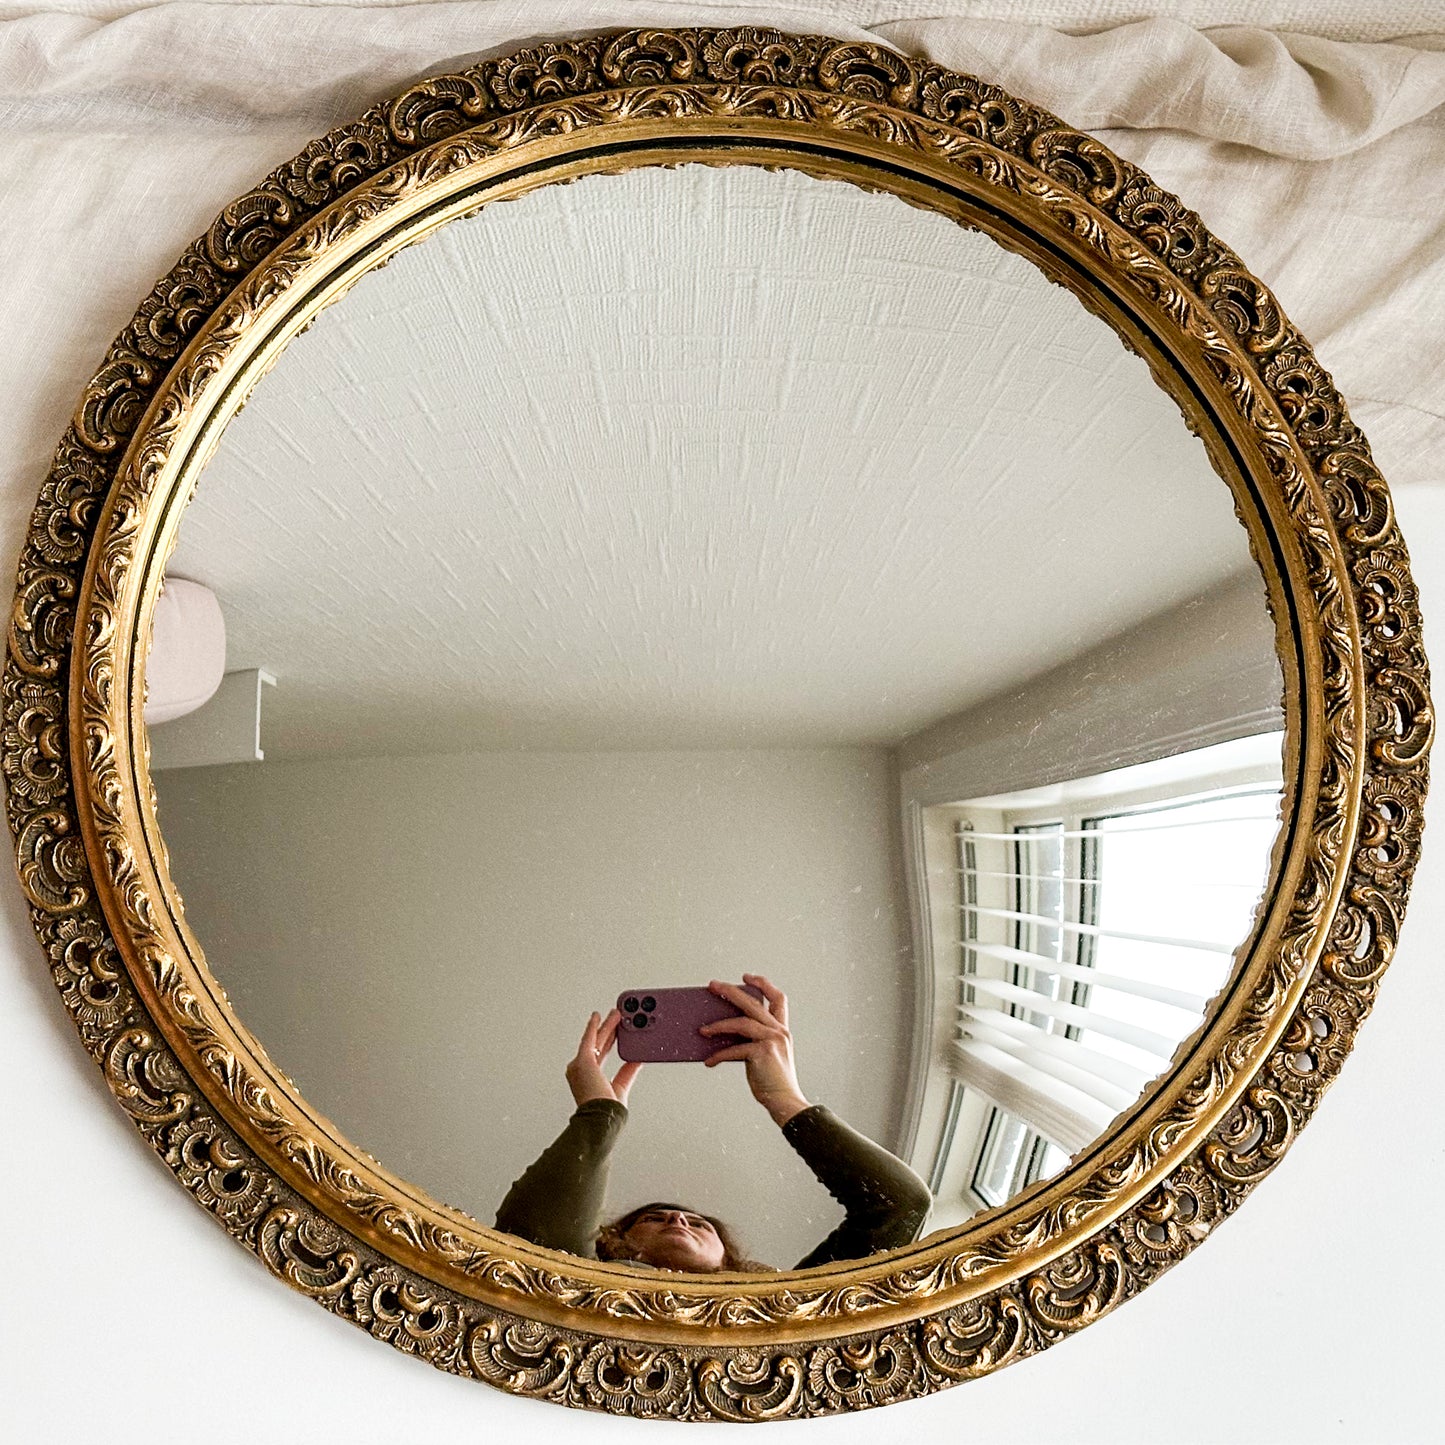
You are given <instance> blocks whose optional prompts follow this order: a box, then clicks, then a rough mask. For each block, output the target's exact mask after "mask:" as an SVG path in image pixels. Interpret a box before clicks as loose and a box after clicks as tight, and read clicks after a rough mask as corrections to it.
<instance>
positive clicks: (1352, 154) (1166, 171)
mask: <svg viewBox="0 0 1445 1445" xmlns="http://www.w3.org/2000/svg"><path fill="white" fill-rule="evenodd" d="M1147 8H1148V9H1152V10H1154V11H1156V12H1159V15H1160V17H1161V18H1153V19H1147V18H1139V17H1140V12H1141V7H1140V6H1137V5H1128V4H1124V3H1122V0H1081V3H1078V4H1067V3H1064V0H1052V3H1037V4H1033V5H1022V6H1021V5H1014V6H998V5H995V6H992V7H990V6H987V5H983V4H979V3H967V0H964V3H960V0H936V3H933V4H927V3H920V4H912V5H910V4H901V3H892V4H886V3H875V4H868V3H861V0H860V3H842V4H826V3H815V4H807V3H798V0H778V3H774V4H770V5H767V6H757V5H741V4H729V3H714V4H711V5H697V4H685V3H672V0H636V3H631V0H590V3H580V4H578V3H570V4H560V3H556V0H527V3H520V0H492V3H488V0H430V3H426V0H418V3H412V4H405V3H403V4H382V3H371V4H365V3H363V4H351V5H344V6H342V5H316V4H313V5H293V4H287V3H280V0H271V3H251V4H231V3H224V0H215V3H185V4H182V3H170V4H159V5H153V6H149V7H138V6H134V5H126V4H123V3H104V0H70V3H65V0H59V3H56V4H54V5H53V6H52V7H51V8H48V9H41V8H38V7H33V6H24V5H18V4H14V3H4V0H0V218H3V220H0V276H3V282H0V335H3V337H4V339H5V344H4V346H3V347H0V468H3V471H0V479H3V487H0V529H3V531H0V535H3V537H4V539H5V548H4V550H5V552H6V553H7V554H8V555H10V556H12V557H13V556H14V555H15V553H16V551H17V550H18V546H19V540H20V536H21V528H22V527H23V524H24V519H25V517H26V515H27V514H28V511H29V508H30V506H31V505H32V503H33V500H34V496H35V492H36V488H37V486H38V483H39V480H40V478H41V476H42V474H43V472H44V470H45V466H46V463H47V459H48V456H49V453H50V450H51V448H52V447H53V445H54V443H55V441H56V439H57V438H58V437H59V435H60V432H61V431H62V429H63V427H64V425H65V422H66V420H67V418H68V416H69V414H70V411H71V408H72V406H73V405H74V402H75V399H76V397H77V395H78V394H79V390H80V388H81V387H82V386H83V385H84V383H85V381H86V380H87V379H88V377H89V376H90V374H91V372H92V371H93V369H94V366H95V364H96V363H97V361H98V360H99V357H100V355H101V353H102V351H103V349H104V347H105V345H106V343H107V342H108V341H109V339H110V338H111V336H112V335H113V334H114V333H115V332H116V331H117V330H118V329H119V328H120V327H121V325H122V324H123V323H124V322H125V321H126V320H127V319H128V317H129V316H130V314H131V311H132V310H133V309H134V306H135V304H136V302H137V301H138V300H139V299H140V297H141V295H142V294H143V293H144V292H145V290H146V289H147V288H148V287H149V285H150V283H151V282H152V281H153V280H154V279H155V277H156V276H158V275H159V274H161V273H162V272H163V271H165V270H166V269H167V268H168V266H169V265H170V263H171V262H172V261H173V260H174V258H175V257H176V255H177V254H178V253H179V251H180V250H181V248H182V247H183V245H184V244H185V243H186V242H187V241H188V240H189V239H190V238H191V237H192V236H193V235H195V234H196V233H197V232H198V231H200V230H201V229H202V228H203V227H204V226H205V225H206V224H208V223H209V221H210V220H211V219H212V217H213V216H214V214H215V213H216V211H217V210H218V209H219V208H220V207H221V206H222V205H223V204H224V203H225V202H226V201H227V200H229V199H230V198H231V197H232V196H233V195H235V194H237V193H239V192H241V191H243V190H244V189H246V188H247V187H248V186H249V185H250V184H251V183H252V182H254V181H255V180H256V179H257V178H258V177H259V176H261V175H262V174H264V173H265V172H266V171H267V170H269V169H270V168H271V167H272V166H274V165H276V164H278V163H279V162H281V161H283V160H285V159H286V158H288V157H289V156H290V155H292V154H293V153H294V152H296V151H297V150H299V149H300V148H301V147H302V146H303V145H304V144H305V143H306V142H307V141H308V140H310V139H311V138H312V137H313V136H315V135H317V134H319V133H321V132H322V131H324V130H326V129H327V128H329V127H330V126H332V125H335V124H338V123H340V122H342V121H345V120H348V119H350V118H351V117H352V116H353V115H355V114H356V113H358V112H359V111H361V110H362V109H364V108H365V106H367V105H368V104H369V103H371V102H372V101H374V100H376V99H378V98H380V97H383V96H385V95H388V94H390V93H392V92H394V91H397V90H399V89H401V88H403V87H404V86H405V85H406V84H408V83H409V82H411V81H412V80H414V79H416V78H418V77H419V76H421V75H423V74H426V73H429V72H432V71H436V70H440V69H446V68H451V67H454V66H456V65H458V64H460V63H462V62H464V61H466V60H468V59H471V58H474V57H476V56H478V55H481V54H486V53H491V52H497V51H500V50H505V49H509V48H512V47H515V46H517V45H519V44H522V43H525V42H527V41H531V40H535V39H538V38H541V37H545V36H550V35H559V34H574V35H575V34H583V33H587V32H590V31H593V30H598V29H605V28H615V27H620V26H626V25H635V24H655V25H689V24H773V25H778V26H782V27H784V28H788V29H793V30H813V31H824V32H829V33H832V34H836V35H841V36H845V37H853V38H872V39H876V40H879V41H882V42H884V43H886V44H889V45H893V46H895V47H897V48H899V49H901V50H904V51H906V52H909V53H912V54H918V55H924V56H928V57H930V58H932V59H935V60H938V61H940V62H941V63H943V64H945V65H949V66H952V67H955V68H958V69H963V70H971V71H974V72H976V73H978V74H980V75H983V76H985V77H987V78H989V79H991V80H994V81H997V82H998V83H1000V84H1002V85H1004V86H1005V87H1007V88H1008V89H1011V90H1014V91H1016V92H1017V93H1019V94H1021V95H1024V96H1027V97H1029V98H1031V99H1033V100H1036V101H1038V102H1040V103H1042V104H1044V105H1046V106H1048V107H1049V108H1051V109H1053V110H1056V111H1058V112H1059V113H1060V114H1062V115H1063V116H1064V117H1065V118H1066V119H1068V120H1069V121H1070V123H1072V124H1075V125H1078V126H1081V127H1084V128H1087V129H1091V130H1094V131H1095V132H1097V133H1098V134H1099V135H1100V136H1101V137H1102V138H1103V139H1104V140H1105V141H1106V142H1107V143H1108V144H1110V145H1111V146H1113V147H1114V148H1115V149H1117V150H1118V151H1120V152H1121V153H1122V154H1124V155H1126V156H1128V157H1129V158H1130V159H1132V160H1135V161H1138V162H1139V163H1140V164H1141V165H1143V166H1144V167H1145V168H1146V169H1148V170H1149V171H1150V172H1151V173H1153V174H1154V176H1155V177H1156V179H1158V180H1159V181H1160V182H1161V183H1162V184H1163V185H1165V186H1167V187H1169V188H1171V189H1174V190H1177V191H1178V192H1180V193H1181V194H1182V195H1183V196H1184V197H1185V199H1186V200H1187V201H1188V203H1189V204H1190V205H1192V206H1193V207H1194V208H1195V209H1197V210H1198V211H1199V212H1200V213H1201V214H1202V215H1203V217H1204V219H1205V221H1206V223H1207V224H1208V225H1209V226H1210V227H1211V228H1212V229H1213V230H1215V231H1216V233H1217V234H1219V235H1220V236H1221V237H1222V238H1223V239H1224V240H1225V241H1227V242H1228V243H1229V244H1231V245H1232V246H1234V247H1235V248H1236V249H1237V250H1238V251H1239V252H1240V253H1241V254H1242V255H1243V256H1244V257H1245V259H1246V260H1247V262H1248V263H1249V264H1250V266H1251V267H1252V268H1253V269H1254V270H1255V271H1257V272H1258V273H1259V274H1260V275H1262V276H1263V277H1264V278H1265V279H1266V280H1267V281H1268V282H1269V283H1270V285H1272V286H1273V287H1274V288H1275V289H1276V291H1277V292H1278V293H1279V295H1280V297H1281V299H1282V301H1283V303H1284V305H1285V307H1286V309H1287V311H1288V312H1289V313H1290V315H1291V316H1292V318H1293V319H1294V320H1295V321H1296V322H1297V323H1298V324H1299V325H1300V326H1301V328H1302V329H1303V330H1304V331H1305V333H1306V334H1307V335H1308V336H1310V338H1311V339H1312V340H1313V341H1314V343H1315V345H1316V348H1317V350H1318V352H1319V354H1320V356H1321V359H1322V360H1323V361H1324V363H1325V365H1326V366H1327V367H1329V368H1330V369H1331V370H1332V371H1333V372H1334V374H1335V377H1336V380H1337V382H1338V383H1339V385H1340V387H1341V389H1342V390H1343V391H1344V393H1345V395H1346V398H1347V399H1348V400H1349V402H1350V405H1351V407H1352V410H1353V412H1354V414H1355V415H1356V417H1357V418H1358V420H1359V421H1360V422H1361V423H1362V425H1364V426H1365V428H1366V430H1367V431H1368V433H1369V434H1370V436H1371V439H1372V441H1373V443H1374V445H1375V448H1376V454H1377V456H1378V458H1379V460H1380V462H1381V465H1382V467H1383V468H1384V469H1385V472H1386V475H1387V476H1388V477H1389V478H1390V480H1391V482H1392V483H1393V484H1394V485H1396V486H1402V485H1410V484H1412V483H1415V482H1419V481H1422V480H1429V479H1432V478H1433V479H1438V478H1439V477H1440V475H1441V465H1440V463H1439V462H1438V461H1437V457H1438V456H1440V455H1441V454H1442V447H1445V109H1442V106H1441V102H1442V101H1445V38H1442V37H1445V7H1442V6H1441V5H1440V4H1438V3H1433V4H1424V3H1419V0H1415V3H1402V4H1388V3H1387V4H1380V5H1365V4H1363V3H1353V4H1335V5H1330V4H1324V5H1319V4H1313V3H1305V0H1297V3H1285V0H1277V3H1273V4H1271V3H1244V0H1219V3H1212V4H1201V3H1194V4H1188V3H1175V4H1172V5H1171V4H1156V5H1154V6H1151V7H1147ZM1000 12H1006V13H1008V14H1009V15H1010V16H1011V18H1008V19H999V18H989V16H990V14H993V15H997V14H999V13H1000ZM1246 16H1252V17H1255V18H1256V19H1258V18H1260V17H1263V18H1265V19H1267V20H1271V21H1273V22H1275V23H1278V24H1281V25H1287V24H1297V25H1305V24H1308V25H1309V27H1310V28H1312V29H1314V30H1316V31H1320V32H1322V33H1321V34H1305V33H1296V32H1288V31H1280V32H1271V31H1269V30H1266V29H1261V28H1258V27H1257V26H1255V27H1240V26H1237V25H1233V24H1226V25H1224V26H1222V27H1221V26H1218V25H1217V24H1216V28H1211V29H1202V30H1201V29H1195V28H1193V27H1192V26H1191V24H1189V23H1186V20H1190V21H1193V22H1195V23H1196V24H1206V25H1207V24H1213V23H1216V22H1218V21H1221V20H1223V21H1232V20H1235V19H1239V18H1243V17H1246ZM1169 17H1182V18H1169ZM1115 22H1119V23H1115ZM1050 23H1053V24H1063V25H1067V26H1068V27H1069V32H1070V33H1065V32H1064V31H1061V30H1058V29H1053V28H1050ZM1357 36H1363V37H1365V40H1360V39H1356V38H1353V37H1357ZM1381 36H1413V37H1414V38H1412V39H1406V40H1395V41H1393V42H1392V43H1380V41H1379V37H1381ZM1328 37H1333V38H1328ZM1367 41H1373V42H1374V43H1366V42H1367Z"/></svg>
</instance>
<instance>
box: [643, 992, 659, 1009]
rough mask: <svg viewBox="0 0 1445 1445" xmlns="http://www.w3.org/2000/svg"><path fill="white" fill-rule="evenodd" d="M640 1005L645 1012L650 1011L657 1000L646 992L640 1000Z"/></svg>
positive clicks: (655, 1005)
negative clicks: (645, 995) (644, 996)
mask: <svg viewBox="0 0 1445 1445" xmlns="http://www.w3.org/2000/svg"><path fill="white" fill-rule="evenodd" d="M642 1007H643V1009H644V1010H645V1011H646V1012H647V1013H651V1012H652V1011H653V1009H655V1008H656V1007H657V1000H656V999H655V998H653V996H652V995H651V994H648V995H647V997H646V998H645V999H643V1000H642Z"/></svg>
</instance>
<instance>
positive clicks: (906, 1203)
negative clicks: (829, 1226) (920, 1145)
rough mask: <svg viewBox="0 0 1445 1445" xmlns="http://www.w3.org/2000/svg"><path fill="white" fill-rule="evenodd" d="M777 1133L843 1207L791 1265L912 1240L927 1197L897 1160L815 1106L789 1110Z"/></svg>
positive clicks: (854, 1256)
mask: <svg viewBox="0 0 1445 1445" xmlns="http://www.w3.org/2000/svg"><path fill="white" fill-rule="evenodd" d="M783 1137H784V1138H785V1139H786V1140H787V1141H788V1143H789V1144H791V1145H792V1146H793V1148H794V1149H796V1150H797V1151H798V1153H799V1154H800V1155H801V1156H802V1159H803V1162H804V1163H805V1164H807V1166H808V1168H809V1169H811V1170H812V1171H813V1173H814V1174H816V1175H817V1176H818V1180H819V1182H820V1183H821V1184H822V1185H823V1186H824V1188H826V1189H827V1191H828V1193H829V1194H831V1195H832V1196H833V1198H834V1199H836V1200H837V1201H838V1203H839V1204H841V1205H842V1206H843V1208H844V1210H845V1211H846V1214H845V1217H844V1219H843V1222H842V1224H840V1225H839V1226H838V1227H837V1229H835V1230H834V1231H833V1232H832V1233H831V1234H830V1235H829V1236H828V1237H827V1238H826V1239H825V1240H824V1241H823V1242H822V1243H821V1244H820V1245H819V1246H818V1247H817V1248H816V1249H815V1250H813V1252H812V1253H811V1254H809V1255H807V1256H806V1257H805V1258H803V1259H800V1260H799V1261H798V1263H797V1265H796V1266H795V1268H797V1269H808V1268H811V1267H812V1266H813V1265H815V1264H832V1263H833V1262H834V1261H836V1260H842V1259H863V1258H865V1257H866V1256H867V1255H870V1254H877V1253H878V1252H879V1251H880V1250H884V1249H894V1248H896V1247H897V1246H898V1245H900V1244H911V1243H912V1242H913V1241H914V1240H915V1239H917V1238H918V1232H919V1230H921V1229H922V1228H923V1222H924V1220H926V1219H927V1218H928V1211H929V1210H930V1209H931V1208H932V1207H933V1195H932V1194H931V1193H929V1189H928V1186H927V1185H926V1184H925V1183H924V1182H923V1180H921V1179H920V1178H919V1177H918V1175H916V1174H915V1173H914V1172H913V1171H912V1170H911V1169H910V1168H909V1167H908V1166H907V1165H906V1164H905V1163H904V1162H903V1161H902V1160H901V1159H899V1158H897V1157H895V1156H894V1155H892V1154H890V1153H889V1152H888V1151H887V1150H886V1149H884V1148H883V1147H882V1146H881V1145H879V1144H875V1143H874V1142H873V1141H872V1140H871V1139H868V1138H865V1137H864V1136H863V1135H862V1134H860V1133H859V1132H858V1131H857V1130H856V1129H851V1128H849V1127H848V1125H847V1124H845V1123H844V1122H843V1121H842V1120H841V1119H840V1118H839V1117H838V1116H837V1115H836V1114H834V1113H833V1112H832V1111H831V1110H829V1109H825V1108H823V1106H822V1105H821V1104H814V1105H813V1106H812V1107H811V1108H808V1109H804V1110H803V1111H802V1112H801V1113H800V1114H794V1115H793V1117H792V1118H791V1119H789V1120H788V1122H787V1123H786V1124H784V1125H783Z"/></svg>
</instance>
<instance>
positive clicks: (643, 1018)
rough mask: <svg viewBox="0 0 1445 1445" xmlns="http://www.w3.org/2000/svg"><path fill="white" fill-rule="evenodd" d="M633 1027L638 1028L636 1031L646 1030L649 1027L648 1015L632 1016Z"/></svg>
mask: <svg viewBox="0 0 1445 1445" xmlns="http://www.w3.org/2000/svg"><path fill="white" fill-rule="evenodd" d="M632 1026H633V1028H636V1029H645V1028H646V1027H647V1015H646V1014H633V1015H632Z"/></svg>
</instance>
